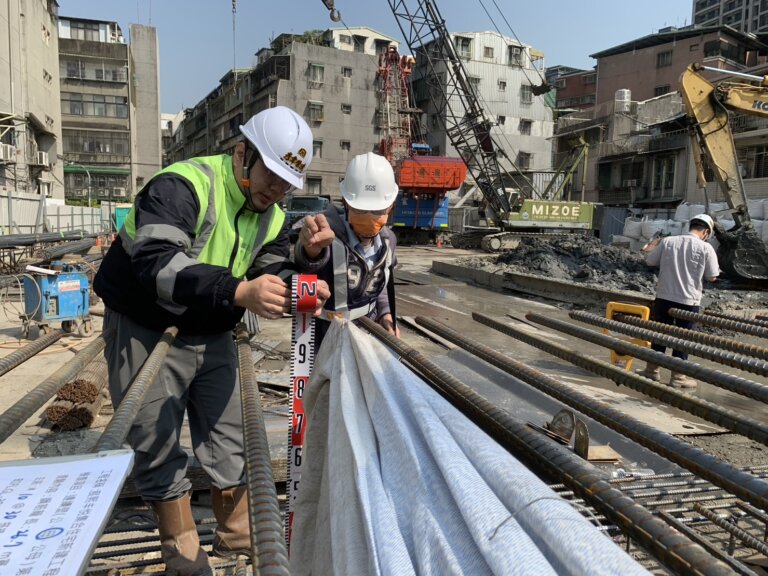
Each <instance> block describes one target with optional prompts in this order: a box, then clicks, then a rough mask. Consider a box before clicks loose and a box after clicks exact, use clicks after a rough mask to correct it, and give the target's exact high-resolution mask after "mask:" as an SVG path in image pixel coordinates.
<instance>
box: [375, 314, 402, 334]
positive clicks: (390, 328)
mask: <svg viewBox="0 0 768 576" xmlns="http://www.w3.org/2000/svg"><path fill="white" fill-rule="evenodd" d="M379 324H381V325H382V327H383V328H384V329H385V330H386V331H387V332H389V333H390V334H393V335H394V336H395V337H396V338H400V328H399V327H398V326H396V325H395V323H394V322H393V321H392V314H384V316H382V317H381V318H379Z"/></svg>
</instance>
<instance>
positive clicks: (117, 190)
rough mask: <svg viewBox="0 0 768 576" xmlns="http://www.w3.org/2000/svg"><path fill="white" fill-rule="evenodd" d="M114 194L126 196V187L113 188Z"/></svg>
mask: <svg viewBox="0 0 768 576" xmlns="http://www.w3.org/2000/svg"><path fill="white" fill-rule="evenodd" d="M112 195H113V196H120V197H123V196H125V188H113V189H112Z"/></svg>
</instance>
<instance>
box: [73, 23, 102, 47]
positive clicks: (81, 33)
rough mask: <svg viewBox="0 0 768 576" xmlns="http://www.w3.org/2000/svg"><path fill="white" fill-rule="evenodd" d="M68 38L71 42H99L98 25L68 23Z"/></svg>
mask: <svg viewBox="0 0 768 576" xmlns="http://www.w3.org/2000/svg"><path fill="white" fill-rule="evenodd" d="M69 37H70V38H72V39H73V40H88V41H91V42H99V40H100V38H99V23H98V22H78V21H77V20H70V21H69Z"/></svg>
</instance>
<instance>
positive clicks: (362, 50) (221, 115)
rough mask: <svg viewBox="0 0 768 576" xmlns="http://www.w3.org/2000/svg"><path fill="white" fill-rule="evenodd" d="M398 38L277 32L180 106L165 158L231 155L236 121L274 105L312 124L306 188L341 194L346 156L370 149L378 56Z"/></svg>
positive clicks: (375, 133) (374, 139)
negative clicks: (249, 63)
mask: <svg viewBox="0 0 768 576" xmlns="http://www.w3.org/2000/svg"><path fill="white" fill-rule="evenodd" d="M391 43H395V44H397V42H396V41H395V40H394V39H393V38H391V37H389V36H386V35H384V34H381V33H379V32H376V31H375V30H373V29H371V28H366V27H360V28H351V29H348V28H343V29H329V30H326V31H324V32H322V33H317V34H316V33H307V34H301V35H294V34H281V35H279V36H278V37H277V38H275V39H274V40H273V41H272V43H271V44H270V46H269V47H268V48H263V49H261V50H259V51H258V52H257V53H256V66H255V67H253V68H251V69H238V70H231V71H229V72H227V74H225V75H224V76H223V77H222V78H221V80H220V82H219V85H218V86H217V87H216V88H215V89H214V90H212V91H211V92H210V94H208V95H207V96H206V97H205V98H204V99H203V100H201V101H200V102H199V103H198V104H197V105H196V106H194V107H192V108H189V109H187V110H185V111H184V119H183V120H182V122H181V123H180V124H179V126H178V128H176V130H175V131H174V134H173V136H172V144H171V147H170V150H169V151H168V153H167V156H168V159H169V161H177V160H181V159H183V158H187V157H194V156H201V155H206V154H217V153H224V152H230V151H231V150H232V149H233V148H234V145H235V144H236V143H237V140H238V139H239V138H240V137H241V136H240V131H239V126H240V125H241V124H243V123H244V122H245V121H246V120H247V119H248V118H250V117H251V116H252V115H254V114H256V113H258V112H260V111H261V110H264V109H266V108H270V107H274V106H278V105H281V106H288V107H290V108H292V109H294V110H296V111H297V112H299V113H300V114H302V115H303V116H304V118H305V119H306V120H307V122H308V123H309V125H310V127H311V128H312V133H313V136H314V141H313V160H312V164H311V166H310V167H309V171H308V173H307V178H306V185H305V190H304V192H305V193H310V194H329V195H331V196H333V197H340V195H341V194H340V191H339V181H340V179H341V178H343V176H344V172H345V170H346V165H347V163H348V161H349V160H350V159H351V158H352V157H353V156H355V155H357V154H362V153H364V152H369V151H375V150H376V149H377V146H378V143H379V140H380V138H381V134H380V129H379V127H378V125H377V122H376V118H377V105H378V103H377V92H376V73H377V70H378V54H380V53H382V52H384V51H386V49H387V47H388V46H389V45H390V44H391Z"/></svg>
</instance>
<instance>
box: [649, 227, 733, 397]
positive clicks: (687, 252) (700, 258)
mask: <svg viewBox="0 0 768 576" xmlns="http://www.w3.org/2000/svg"><path fill="white" fill-rule="evenodd" d="M714 227H715V223H714V221H713V220H712V218H711V217H710V216H708V215H706V214H699V215H697V216H694V217H693V218H692V219H691V222H690V224H689V228H688V234H684V235H681V236H667V237H666V238H661V239H659V240H656V241H654V242H651V243H649V244H648V245H647V246H645V247H643V252H646V257H645V262H646V264H648V265H649V266H658V267H659V282H658V285H657V286H656V299H655V300H654V301H653V312H652V316H651V318H652V319H653V320H654V321H656V322H663V323H664V324H673V325H675V326H680V327H681V328H688V329H690V328H693V325H694V324H693V322H689V321H687V320H680V319H679V318H673V317H672V316H670V315H669V310H670V309H671V308H679V309H681V310H688V311H690V312H698V311H699V305H700V304H701V296H702V291H703V280H704V279H706V280H707V281H709V282H714V281H715V280H716V279H717V277H718V276H719V274H720V267H719V266H718V263H717V254H716V253H715V249H714V248H713V247H712V245H711V244H709V243H708V242H707V239H708V238H709V237H710V236H711V235H712V233H713V232H714ZM651 348H652V349H653V350H655V351H656V352H661V353H662V354H663V353H664V352H665V351H666V347H665V346H662V345H661V344H656V343H653V344H652V345H651ZM672 356H674V357H676V358H680V359H682V360H687V359H688V354H686V353H685V352H682V351H680V350H673V351H672ZM639 374H640V375H642V376H645V377H646V378H651V379H652V380H656V381H658V380H659V379H660V373H659V367H658V366H657V365H656V364H653V363H650V362H649V363H647V364H646V366H645V368H644V369H643V370H641V371H640V372H639ZM669 385H670V386H672V387H674V388H695V387H696V385H697V382H696V380H694V379H693V378H689V377H688V376H686V375H685V374H680V373H678V372H672V377H671V379H670V381H669Z"/></svg>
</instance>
